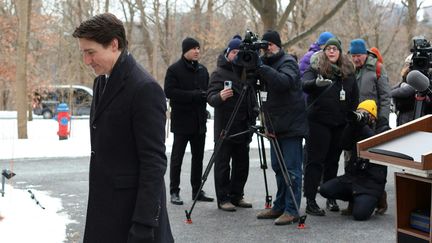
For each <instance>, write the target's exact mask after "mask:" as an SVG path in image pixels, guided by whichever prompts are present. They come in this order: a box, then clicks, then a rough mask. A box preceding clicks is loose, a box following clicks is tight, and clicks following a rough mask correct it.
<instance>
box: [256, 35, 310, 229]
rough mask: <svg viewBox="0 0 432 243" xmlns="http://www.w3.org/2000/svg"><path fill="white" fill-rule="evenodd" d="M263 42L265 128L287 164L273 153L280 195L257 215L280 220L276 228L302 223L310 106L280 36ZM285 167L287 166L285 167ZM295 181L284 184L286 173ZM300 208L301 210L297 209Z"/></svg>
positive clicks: (260, 70) (261, 69) (261, 71)
mask: <svg viewBox="0 0 432 243" xmlns="http://www.w3.org/2000/svg"><path fill="white" fill-rule="evenodd" d="M262 39H263V40H265V41H268V43H269V45H268V48H267V49H266V50H265V54H264V56H263V57H262V62H263V63H264V64H262V65H260V64H259V65H258V68H257V73H258V75H259V78H260V82H262V84H263V88H262V93H263V92H266V93H267V94H266V96H267V100H266V101H265V102H263V108H264V114H265V125H266V127H267V130H268V132H269V133H270V136H273V137H274V138H276V141H277V143H278V144H279V146H280V148H281V152H282V156H283V159H284V161H279V159H278V156H277V154H276V150H275V149H276V148H274V147H273V146H271V147H270V149H271V164H272V168H273V170H274V171H275V174H276V183H277V194H276V199H275V201H274V206H273V208H272V209H268V210H264V211H262V212H260V213H259V214H258V215H257V218H258V219H276V220H275V222H274V223H275V224H276V225H285V224H292V223H293V222H296V221H297V220H298V217H299V216H300V215H299V212H298V208H300V200H301V186H302V168H301V167H302V160H303V152H302V140H303V138H304V137H305V136H306V134H307V122H306V105H305V101H304V97H303V92H302V86H301V81H300V70H299V67H298V65H297V62H296V60H295V59H294V58H293V57H292V56H291V55H288V54H286V53H285V51H284V50H283V49H282V43H281V39H280V36H279V33H278V32H276V31H271V30H270V31H267V32H266V33H265V34H264V35H263V38H262ZM282 163H284V164H285V166H283V164H282ZM284 167H286V168H287V172H288V173H289V175H287V176H290V178H291V182H292V184H291V185H290V187H291V189H292V191H293V193H294V198H292V196H291V192H290V188H289V185H287V183H286V182H285V180H284V172H286V171H285V169H284ZM296 205H297V207H296Z"/></svg>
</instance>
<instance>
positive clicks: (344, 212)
mask: <svg viewBox="0 0 432 243" xmlns="http://www.w3.org/2000/svg"><path fill="white" fill-rule="evenodd" d="M352 210H353V206H352V202H349V203H348V207H347V208H345V209H342V210H341V215H343V216H351V215H352Z"/></svg>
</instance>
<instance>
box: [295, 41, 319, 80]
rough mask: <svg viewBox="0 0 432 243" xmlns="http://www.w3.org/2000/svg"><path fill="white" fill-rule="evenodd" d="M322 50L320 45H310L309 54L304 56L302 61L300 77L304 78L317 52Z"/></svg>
mask: <svg viewBox="0 0 432 243" xmlns="http://www.w3.org/2000/svg"><path fill="white" fill-rule="evenodd" d="M320 50H321V48H320V46H319V45H318V43H316V42H315V43H312V45H310V47H309V50H308V52H306V54H304V56H303V57H302V58H301V59H300V63H299V66H300V75H301V76H302V77H303V74H304V73H305V72H306V70H307V68H308V67H309V66H310V59H311V57H312V55H313V54H314V53H315V52H318V51H320Z"/></svg>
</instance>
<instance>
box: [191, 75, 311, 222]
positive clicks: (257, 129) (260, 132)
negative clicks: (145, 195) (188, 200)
mask: <svg viewBox="0 0 432 243" xmlns="http://www.w3.org/2000/svg"><path fill="white" fill-rule="evenodd" d="M241 80H242V82H243V87H242V91H241V93H240V97H239V98H238V100H237V102H236V104H235V106H234V110H233V112H232V113H231V116H230V118H229V120H228V123H227V124H226V126H225V128H224V129H223V130H222V132H221V134H220V138H219V139H218V140H217V142H216V144H215V148H214V151H213V154H212V155H211V157H210V161H209V163H208V165H207V167H206V169H205V171H204V174H203V175H202V179H201V181H202V182H201V185H200V187H199V189H198V191H201V190H202V188H203V187H204V184H205V182H206V181H207V178H208V175H209V174H210V170H211V168H212V166H213V164H214V163H215V158H216V155H217V154H218V153H219V151H220V149H221V147H222V144H223V142H224V140H225V139H226V138H227V135H228V134H229V131H230V129H231V126H232V124H233V122H234V119H235V117H236V115H237V113H238V110H239V108H240V105H241V103H242V102H243V99H244V98H245V96H246V95H247V93H248V92H250V93H253V94H255V90H254V88H253V85H252V84H251V83H252V82H248V81H247V80H246V71H245V69H243V72H242V78H241ZM262 102H263V101H262V97H261V94H260V93H259V92H258V105H259V107H260V109H259V115H260V121H261V123H262V124H264V126H251V127H250V128H249V129H248V130H246V131H243V132H240V133H237V134H233V135H230V136H229V138H232V137H235V136H239V135H241V134H245V133H251V132H253V133H255V134H257V138H258V146H259V148H258V151H259V157H260V167H261V169H263V174H264V185H265V190H266V198H265V208H266V209H270V208H271V202H272V196H270V195H269V193H268V184H267V175H266V172H265V170H266V169H267V168H268V167H267V162H266V153H265V148H264V139H263V138H267V139H268V140H269V141H270V144H271V146H272V147H273V149H274V151H275V154H276V159H277V162H278V165H279V167H280V168H281V171H282V175H283V178H284V181H285V183H286V185H287V187H288V188H289V193H290V196H291V198H292V199H293V204H294V206H295V209H296V211H297V214H298V215H299V223H298V228H299V229H302V228H304V223H305V221H306V215H301V214H300V208H299V205H297V202H296V200H295V196H294V192H293V189H292V182H291V178H290V176H289V171H288V169H287V167H286V165H285V162H284V157H283V153H282V150H281V148H280V146H279V142H278V140H277V137H276V135H275V134H269V133H267V132H266V130H267V129H266V126H265V124H266V122H265V121H266V120H267V121H268V122H269V123H270V124H271V119H270V117H269V116H268V115H267V116H266V115H265V114H266V113H265V111H264V110H263V109H262V107H263V106H262ZM198 196H199V195H198V194H197V195H196V196H195V198H194V201H193V203H192V206H191V208H190V210H189V211H188V210H185V213H186V220H185V222H186V223H188V224H191V223H192V219H191V214H192V211H193V209H194V207H195V204H196V202H197V199H198Z"/></svg>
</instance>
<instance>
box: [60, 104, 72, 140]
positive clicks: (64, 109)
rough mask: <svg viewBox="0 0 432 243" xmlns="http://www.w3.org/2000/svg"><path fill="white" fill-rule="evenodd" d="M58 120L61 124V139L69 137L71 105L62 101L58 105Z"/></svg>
mask: <svg viewBox="0 0 432 243" xmlns="http://www.w3.org/2000/svg"><path fill="white" fill-rule="evenodd" d="M57 121H58V124H59V129H58V132H57V135H58V136H59V140H64V139H68V137H69V132H70V131H69V122H70V115H69V107H68V105H67V104H66V103H60V104H59V105H58V106H57Z"/></svg>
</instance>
